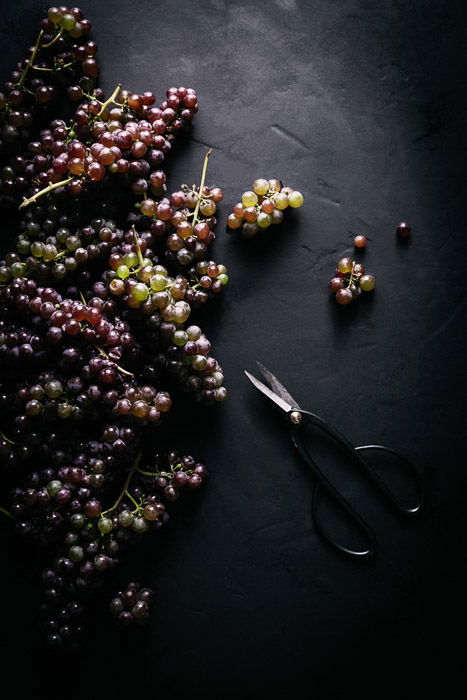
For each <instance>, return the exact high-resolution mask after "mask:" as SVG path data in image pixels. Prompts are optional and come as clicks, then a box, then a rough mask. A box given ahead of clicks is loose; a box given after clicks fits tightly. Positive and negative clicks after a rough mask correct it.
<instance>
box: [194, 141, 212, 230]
mask: <svg viewBox="0 0 467 700" xmlns="http://www.w3.org/2000/svg"><path fill="white" fill-rule="evenodd" d="M211 153H212V148H210V149H209V151H208V152H207V153H206V155H205V156H204V163H203V172H202V173H201V183H200V186H199V194H198V201H197V202H196V207H195V210H194V212H193V226H194V225H195V224H196V223H198V212H199V205H200V204H201V194H202V192H203V187H204V182H205V180H206V171H207V169H208V160H209V156H210V155H211Z"/></svg>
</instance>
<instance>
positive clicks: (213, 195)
mask: <svg viewBox="0 0 467 700" xmlns="http://www.w3.org/2000/svg"><path fill="white" fill-rule="evenodd" d="M88 30H89V22H88V21H87V20H85V19H84V18H83V15H82V13H81V11H80V10H79V9H76V8H73V9H72V10H68V9H67V8H65V7H59V8H51V9H50V10H49V12H48V15H47V19H46V20H44V21H43V22H42V25H41V30H40V32H39V37H38V40H37V42H36V46H35V47H34V48H33V49H32V50H31V51H30V52H29V54H28V58H27V59H26V60H25V61H23V63H21V64H18V65H19V69H18V70H19V74H18V75H17V76H14V80H15V81H16V82H15V84H14V86H11V85H10V86H9V89H7V91H6V93H5V94H6V95H7V97H5V98H4V101H3V102H2V101H1V100H0V117H1V118H5V119H6V120H8V119H9V118H10V115H11V113H12V107H11V106H12V104H13V102H12V100H15V99H18V100H19V99H20V98H19V97H17V96H16V93H15V91H16V92H17V91H19V92H21V93H24V95H23V98H22V99H23V102H21V105H22V107H21V109H23V110H25V109H26V107H27V108H28V109H29V114H30V118H29V117H28V120H29V122H30V123H29V128H28V130H27V133H26V131H25V130H23V129H20V131H19V132H18V134H19V138H18V139H16V140H14V139H10V140H9V141H8V144H9V147H8V148H7V149H4V150H3V151H2V152H1V153H0V159H1V160H2V165H3V170H2V179H1V182H0V195H1V196H3V200H2V201H6V199H8V201H9V202H10V204H11V203H12V202H13V203H15V204H16V206H17V211H16V214H15V216H14V219H13V222H12V226H14V228H15V229H16V233H17V235H16V240H15V245H14V249H13V250H11V251H9V252H7V253H6V254H5V255H4V257H3V259H2V260H0V366H1V367H2V369H3V370H4V372H3V376H4V381H3V383H2V385H1V387H0V414H1V416H2V431H1V432H0V465H1V467H2V469H3V475H4V486H8V487H9V488H10V506H9V509H7V508H6V507H4V506H3V505H2V506H1V507H0V510H1V512H2V513H3V514H5V515H10V516H11V517H12V518H13V519H14V520H15V522H16V530H17V531H18V533H19V534H21V535H22V536H24V537H27V538H28V539H29V540H31V541H32V542H33V543H35V545H36V546H37V547H40V548H42V550H43V559H44V562H45V563H44V570H43V574H42V579H43V582H44V602H43V605H42V609H41V612H42V618H43V627H44V630H45V634H46V637H47V641H48V642H49V644H50V645H51V646H53V647H56V648H62V647H68V646H71V647H73V646H75V645H76V644H78V643H79V641H80V639H81V638H82V636H83V631H84V625H85V621H86V610H87V601H88V599H89V598H90V597H91V596H92V595H93V594H94V592H97V591H98V589H100V588H102V587H104V588H105V586H106V582H107V581H108V579H109V577H110V574H111V572H112V571H113V570H114V569H115V567H117V566H118V564H119V563H120V561H121V560H122V558H123V557H124V554H125V551H126V550H127V549H128V548H129V547H130V546H134V545H135V544H137V543H138V541H139V540H140V539H141V537H142V536H143V535H145V534H146V533H151V532H153V531H156V530H158V529H160V527H161V526H162V525H163V524H164V523H165V522H167V520H168V517H169V515H168V512H167V506H168V505H169V504H170V503H171V502H172V501H174V500H176V499H177V498H178V497H179V496H180V495H181V494H182V493H186V492H189V491H191V490H193V489H196V488H198V487H199V486H200V485H201V484H202V483H203V481H204V479H205V477H206V475H207V470H206V467H205V466H204V464H201V463H200V462H197V461H196V460H195V459H194V458H193V457H192V456H191V455H185V456H183V455H180V454H179V453H178V452H177V451H176V450H169V451H161V450H160V449H159V446H158V445H159V443H160V442H161V439H160V437H159V435H160V431H161V430H162V429H163V428H162V426H163V425H164V423H165V422H166V421H167V420H170V412H171V408H172V405H173V403H174V401H177V397H178V393H179V392H180V390H182V391H185V392H188V394H189V395H190V396H192V397H193V399H194V401H196V402H201V403H203V404H205V405H214V404H217V403H218V402H222V401H223V400H224V399H225V398H226V395H227V391H226V389H225V387H224V385H223V382H224V374H223V371H222V367H221V366H220V364H219V362H218V361H217V360H216V359H215V358H214V357H212V356H211V354H210V353H211V343H210V342H209V340H208V338H207V337H206V336H205V334H204V333H203V331H202V329H201V328H200V327H199V326H198V325H196V312H197V309H198V308H199V307H201V306H204V305H206V304H207V303H208V302H210V301H212V300H214V299H215V298H216V297H217V296H218V295H219V293H220V292H222V290H223V288H224V287H225V285H226V284H227V283H228V275H227V269H226V267H225V266H224V265H222V264H220V263H217V262H216V261H215V260H213V259H212V256H211V253H210V245H211V244H212V242H213V241H214V239H215V232H214V231H215V226H216V217H215V214H216V210H217V204H218V203H219V202H220V201H221V200H222V198H223V192H222V190H221V188H219V187H217V186H211V187H208V186H207V185H206V184H205V181H206V173H207V165H208V159H209V153H210V152H209V153H208V154H207V155H206V157H205V160H204V165H203V170H202V174H201V179H200V183H199V184H198V185H192V186H191V187H188V186H187V185H182V186H181V187H179V189H177V190H176V191H174V192H173V193H172V194H169V192H168V189H167V184H166V180H167V178H166V174H165V173H164V171H163V170H162V168H161V166H162V164H163V162H164V160H165V158H166V157H167V156H168V154H169V153H170V151H171V148H172V144H173V143H174V141H175V138H176V135H177V133H179V132H180V131H181V130H182V129H183V128H184V127H186V126H187V125H189V124H190V123H191V120H192V118H193V116H194V114H195V113H196V111H197V109H198V102H197V97H196V93H195V92H194V90H192V89H189V88H184V87H179V88H169V90H168V91H167V94H166V99H165V100H164V101H163V102H162V103H161V104H160V105H159V106H158V107H156V106H155V103H156V98H155V96H154V95H153V94H152V93H151V92H149V91H148V92H144V93H143V94H141V95H137V94H133V93H131V92H129V91H127V90H123V89H121V88H120V86H118V87H117V88H116V89H115V91H114V92H113V94H112V95H111V96H110V97H109V98H108V99H104V95H103V93H102V91H101V90H100V89H99V88H97V87H96V85H95V80H96V78H97V75H98V67H97V64H96V62H95V59H94V55H95V51H96V49H95V44H94V43H93V42H91V41H88V38H87V33H88ZM36 74H37V75H40V76H41V78H40V80H41V81H42V76H43V75H45V76H47V80H48V81H49V82H48V83H47V85H49V84H50V85H52V86H55V87H54V88H53V90H52V93H53V94H52V93H51V94H52V97H54V96H55V92H54V90H55V89H56V91H57V96H58V92H59V87H60V89H61V87H65V92H66V94H67V96H68V98H69V99H70V100H71V101H72V102H73V103H74V112H73V114H72V115H71V117H69V118H66V117H65V116H64V115H63V114H58V113H57V110H58V106H57V102H56V101H54V100H53V99H52V98H51V99H50V100H45V99H43V100H42V101H41V100H40V99H39V97H38V94H41V95H42V93H43V92H44V91H43V90H42V88H43V87H44V86H45V83H44V82H41V83H40V84H39V83H37V80H39V78H37V75H36ZM62 78H63V80H62ZM44 80H45V78H44ZM34 81H36V82H34ZM18 83H19V85H18ZM10 88H11V89H10ZM36 89H37V90H39V92H38V94H36V92H35V91H36ZM49 92H50V91H49ZM44 94H45V93H44ZM2 99H3V98H2ZM35 100H36V101H37V102H38V104H39V105H48V112H47V114H46V112H44V111H41V110H40V109H36V108H35V107H34V109H33V108H32V107H33V106H34V105H35V102H34V101H35ZM1 105H4V109H3V112H2V111H1V109H2V107H1ZM17 106H18V109H19V106H20V103H18V105H17ZM52 107H53V109H54V113H53V114H52V111H51V110H52ZM7 126H14V125H12V124H10V123H8V125H7ZM15 128H16V127H15ZM8 133H9V132H8ZM31 136H32V138H33V139H34V140H31ZM13 142H14V144H15V145H14V148H13V146H12V144H13ZM10 146H11V147H10ZM278 193H279V190H278ZM97 195H98V196H97ZM3 498H6V494H5V493H4V495H3ZM3 502H4V501H3ZM5 506H6V503H5ZM149 598H150V594H149V592H148V590H147V589H143V590H139V589H138V588H137V586H136V585H135V584H132V585H131V587H130V588H129V589H128V590H127V591H123V592H121V595H120V594H119V596H118V597H117V598H114V600H113V602H112V610H113V612H114V613H115V614H116V615H117V617H118V620H119V621H120V622H122V621H123V622H125V621H126V622H131V621H132V620H133V619H135V620H136V619H143V618H144V617H146V615H147V613H148V602H149ZM117 601H120V602H119V603H118V602H117ZM117 609H118V610H117Z"/></svg>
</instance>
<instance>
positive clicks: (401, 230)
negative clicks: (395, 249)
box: [397, 221, 412, 238]
mask: <svg viewBox="0 0 467 700" xmlns="http://www.w3.org/2000/svg"><path fill="white" fill-rule="evenodd" d="M411 232H412V229H411V227H410V226H409V224H407V223H406V222H405V221H402V222H401V223H400V224H399V226H398V227H397V233H398V235H399V236H400V237H401V238H408V237H409V236H410V234H411Z"/></svg>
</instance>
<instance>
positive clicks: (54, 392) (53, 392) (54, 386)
mask: <svg viewBox="0 0 467 700" xmlns="http://www.w3.org/2000/svg"><path fill="white" fill-rule="evenodd" d="M44 389H45V393H46V394H47V396H48V397H49V399H57V398H58V397H59V396H60V395H61V394H62V393H63V385H62V383H61V382H59V381H58V379H51V380H50V382H47V383H46V385H45V386H44Z"/></svg>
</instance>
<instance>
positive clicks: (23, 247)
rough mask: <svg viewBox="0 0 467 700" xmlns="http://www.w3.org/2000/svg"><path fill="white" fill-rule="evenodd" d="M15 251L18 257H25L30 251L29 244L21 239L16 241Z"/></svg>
mask: <svg viewBox="0 0 467 700" xmlns="http://www.w3.org/2000/svg"><path fill="white" fill-rule="evenodd" d="M16 250H17V251H18V253H19V254H20V255H27V254H28V253H29V251H30V250H31V244H30V242H29V241H28V240H27V239H25V238H22V239H21V240H19V241H18V243H17V245H16Z"/></svg>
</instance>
